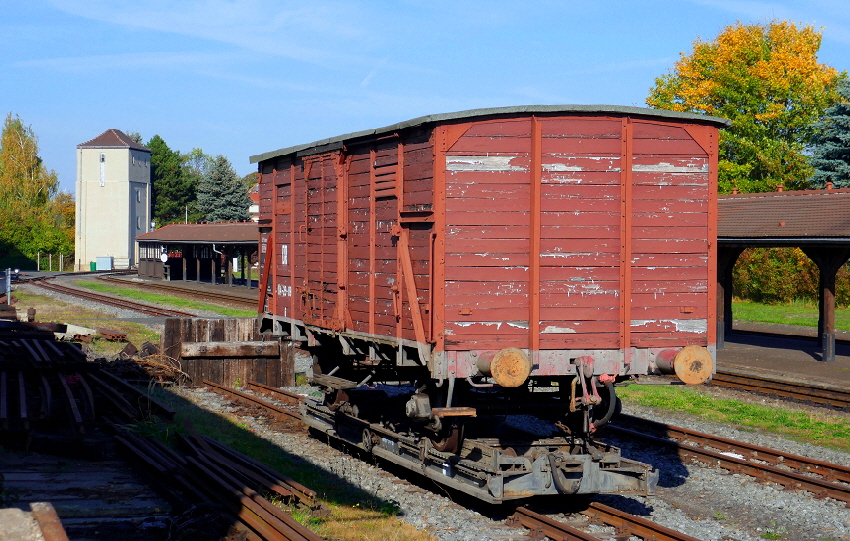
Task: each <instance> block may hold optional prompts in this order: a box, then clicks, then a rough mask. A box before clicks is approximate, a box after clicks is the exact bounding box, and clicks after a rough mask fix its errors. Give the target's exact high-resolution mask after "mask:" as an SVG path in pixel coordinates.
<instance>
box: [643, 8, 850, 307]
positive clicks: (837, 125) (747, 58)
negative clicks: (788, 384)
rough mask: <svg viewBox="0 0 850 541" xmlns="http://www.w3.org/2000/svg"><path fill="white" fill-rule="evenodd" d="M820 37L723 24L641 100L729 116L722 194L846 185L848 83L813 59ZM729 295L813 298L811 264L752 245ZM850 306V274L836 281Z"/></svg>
mask: <svg viewBox="0 0 850 541" xmlns="http://www.w3.org/2000/svg"><path fill="white" fill-rule="evenodd" d="M820 45H821V33H820V32H819V31H817V30H816V29H814V28H813V27H811V26H799V27H798V25H796V24H795V23H793V22H790V21H773V22H770V23H767V24H751V25H745V24H742V23H740V22H739V23H737V24H734V25H731V26H728V27H726V28H725V29H723V31H722V32H721V33H720V34H719V35H718V36H717V37H716V38H714V39H713V40H702V39H697V40H696V41H695V42H694V44H693V50H692V51H691V52H690V53H689V54H685V53H682V54H681V58H680V59H679V61H678V62H677V63H676V65H675V66H674V67H673V69H672V70H671V71H670V72H669V73H668V74H666V75H662V76H660V77H658V78H657V79H656V80H655V85H654V86H653V87H652V88H651V89H650V91H649V96H648V97H647V100H646V102H647V104H649V105H650V106H651V107H656V108H660V109H671V110H674V111H683V112H692V113H703V114H709V115H716V116H721V117H725V118H728V119H730V120H731V121H732V126H731V127H729V128H728V129H726V130H722V131H721V133H720V141H719V154H720V156H719V164H718V185H719V191H720V193H727V194H728V193H732V192H733V191H738V192H741V193H752V192H768V191H775V190H776V189H777V188H778V187H779V186H782V187H784V188H788V189H798V190H799V189H823V188H825V187H827V183H832V186H833V187H835V188H850V80H848V76H847V72H846V71H842V72H839V71H838V70H837V69H835V68H833V67H831V66H827V65H825V64H822V63H820V62H818V58H817V53H818V50H819V49H820ZM733 284H734V293H735V295H736V296H738V297H740V298H744V299H747V300H753V301H758V302H766V303H777V302H791V301H796V300H802V301H808V302H817V298H818V269H817V266H816V265H815V264H814V262H813V261H811V260H810V259H809V258H808V257H806V256H805V254H803V252H802V251H801V250H800V249H798V248H769V249H748V250H745V251H744V253H742V254H741V256H740V258H739V259H738V262H737V264H736V265H735V267H734V270H733ZM836 289H837V297H836V300H837V302H838V304H839V305H844V306H847V305H850V268H848V266H847V265H844V266H843V267H842V268H841V269H840V270H839V272H838V276H837V288H836Z"/></svg>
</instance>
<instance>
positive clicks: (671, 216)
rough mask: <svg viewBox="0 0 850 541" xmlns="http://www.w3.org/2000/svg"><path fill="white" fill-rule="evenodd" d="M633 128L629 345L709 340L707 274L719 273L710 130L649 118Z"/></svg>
mask: <svg viewBox="0 0 850 541" xmlns="http://www.w3.org/2000/svg"><path fill="white" fill-rule="evenodd" d="M632 126H633V128H632V132H633V136H632V137H633V156H634V157H633V163H632V177H633V179H632V182H633V187H632V198H633V209H632V212H633V218H632V271H631V274H632V291H633V293H632V295H633V296H632V306H631V322H630V323H631V343H632V345H634V346H638V347H663V346H670V345H676V346H681V345H685V344H697V345H703V346H705V345H709V344H708V340H709V336H710V335H711V334H712V332H713V325H709V321H710V320H712V319H713V305H712V303H710V302H709V297H710V294H711V291H712V288H713V287H714V284H713V283H712V282H711V281H710V280H709V278H710V277H713V276H715V274H716V273H715V270H714V259H713V256H712V253H711V250H710V245H709V243H710V242H713V240H714V239H713V238H712V237H713V236H714V228H713V227H710V224H711V221H712V220H711V219H710V215H709V213H710V212H711V211H710V209H711V208H712V201H714V198H715V195H714V194H715V193H716V186H714V180H713V179H714V178H716V177H715V176H714V175H716V173H714V174H712V173H711V172H710V170H709V169H710V164H711V159H710V153H712V152H716V150H715V149H716V143H715V142H714V139H713V138H712V137H711V136H710V134H709V131H710V130H711V128H709V127H706V126H696V125H694V126H684V127H683V126H680V125H668V124H665V123H663V122H648V121H647V122H644V121H641V122H639V121H635V122H633V124H632ZM711 298H713V295H711ZM712 342H713V341H712Z"/></svg>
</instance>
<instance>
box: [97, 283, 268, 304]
mask: <svg viewBox="0 0 850 541" xmlns="http://www.w3.org/2000/svg"><path fill="white" fill-rule="evenodd" d="M98 279H99V280H103V281H105V282H111V283H115V284H121V285H124V286H131V287H134V286H135V287H139V285H140V284H135V283H133V282H129V281H127V280H123V279H121V278H115V277H114V276H98ZM144 289H152V290H156V291H165V292H168V293H177V294H182V295H188V296H191V297H194V298H200V299H205V300H210V301H226V302H229V303H233V304H238V305H241V306H245V307H246V308H248V309H250V310H254V311H256V309H257V299H246V298H245V297H242V296H239V295H230V294H227V293H224V292H213V291H203V290H200V289H189V288H185V287H178V286H172V285H167V284H157V283H147V282H146V283H145V284H144Z"/></svg>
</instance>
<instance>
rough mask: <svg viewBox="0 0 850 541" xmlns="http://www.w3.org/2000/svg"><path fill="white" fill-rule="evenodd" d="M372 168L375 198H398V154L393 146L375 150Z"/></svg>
mask: <svg viewBox="0 0 850 541" xmlns="http://www.w3.org/2000/svg"><path fill="white" fill-rule="evenodd" d="M372 167H373V171H374V175H375V184H374V186H375V197H398V154H397V151H396V147H395V144H393V146H392V147H389V148H381V149H376V150H375V154H374V160H373V162H372Z"/></svg>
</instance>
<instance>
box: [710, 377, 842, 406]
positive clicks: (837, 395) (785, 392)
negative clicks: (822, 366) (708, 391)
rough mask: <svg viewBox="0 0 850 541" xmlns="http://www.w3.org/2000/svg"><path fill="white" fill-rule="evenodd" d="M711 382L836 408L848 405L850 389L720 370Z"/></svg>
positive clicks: (719, 385) (721, 385)
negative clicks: (806, 384)
mask: <svg viewBox="0 0 850 541" xmlns="http://www.w3.org/2000/svg"><path fill="white" fill-rule="evenodd" d="M711 384H712V385H716V386H718V387H729V388H733V389H739V390H745V391H753V392H758V393H763V394H769V395H774V396H781V397H784V398H793V399H795V400H803V401H806V402H814V403H816V404H821V405H827V406H832V407H836V408H847V407H850V391H846V390H842V389H836V388H828V387H820V386H805V385H800V384H796V383H788V382H784V381H778V380H774V379H771V378H767V377H762V376H750V375H745V374H739V373H733V372H726V371H722V370H718V371H717V374H715V375H714V377H713V378H712V380H711Z"/></svg>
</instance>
